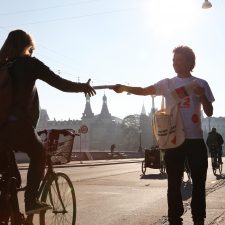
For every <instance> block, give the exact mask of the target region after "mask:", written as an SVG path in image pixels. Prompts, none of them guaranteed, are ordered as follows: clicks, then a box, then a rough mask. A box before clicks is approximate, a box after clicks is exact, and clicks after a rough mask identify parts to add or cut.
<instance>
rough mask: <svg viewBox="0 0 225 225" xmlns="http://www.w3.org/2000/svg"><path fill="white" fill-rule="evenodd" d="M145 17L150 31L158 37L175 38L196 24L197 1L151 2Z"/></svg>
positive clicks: (159, 0)
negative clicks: (178, 33)
mask: <svg viewBox="0 0 225 225" xmlns="http://www.w3.org/2000/svg"><path fill="white" fill-rule="evenodd" d="M146 4H148V5H147V7H145V9H144V11H145V15H146V17H147V20H148V26H150V29H151V30H152V31H153V32H155V33H157V34H158V35H164V36H171V35H172V36H174V35H176V34H177V32H184V31H186V30H189V29H190V28H191V27H192V26H193V25H194V23H195V22H196V16H197V11H198V7H200V6H198V5H197V4H196V0H150V1H148V3H146Z"/></svg>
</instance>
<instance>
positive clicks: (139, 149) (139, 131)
mask: <svg viewBox="0 0 225 225" xmlns="http://www.w3.org/2000/svg"><path fill="white" fill-rule="evenodd" d="M138 133H139V148H138V152H142V146H141V134H142V130H141V128H140V127H139V129H138Z"/></svg>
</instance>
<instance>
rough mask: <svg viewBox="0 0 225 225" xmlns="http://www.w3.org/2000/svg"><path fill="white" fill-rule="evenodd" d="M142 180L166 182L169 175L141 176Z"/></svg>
mask: <svg viewBox="0 0 225 225" xmlns="http://www.w3.org/2000/svg"><path fill="white" fill-rule="evenodd" d="M140 179H152V180H164V179H167V175H166V174H161V173H158V174H147V175H146V174H145V175H144V174H141V175H140Z"/></svg>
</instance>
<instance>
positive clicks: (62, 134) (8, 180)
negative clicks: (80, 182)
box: [0, 129, 76, 225]
mask: <svg viewBox="0 0 225 225" xmlns="http://www.w3.org/2000/svg"><path fill="white" fill-rule="evenodd" d="M39 135H40V137H41V139H42V141H43V143H44V145H45V146H46V153H47V161H46V166H47V168H46V171H45V175H44V178H43V180H42V181H41V184H40V187H39V190H38V196H39V199H40V200H41V201H42V202H46V203H47V204H49V205H51V206H52V209H49V210H45V211H41V212H40V214H39V215H38V216H37V217H36V216H34V215H27V216H25V215H24V214H23V213H21V212H20V208H19V201H18V192H20V191H24V190H25V188H26V187H18V178H17V177H16V176H15V174H14V172H12V171H13V170H14V164H15V160H14V161H13V157H12V154H11V153H10V151H8V153H7V160H9V161H8V162H9V163H8V167H7V168H6V169H5V171H3V172H1V177H0V198H1V202H0V204H4V205H3V207H1V209H3V210H1V211H0V225H7V224H8V225H33V224H34V223H33V222H35V225H36V224H38V222H37V221H38V220H39V224H40V225H50V224H55V225H56V224H57V225H58V224H60V225H61V224H68V225H75V223H76V196H75V190H74V187H73V184H72V182H71V180H70V178H69V177H68V176H67V175H66V174H65V173H62V172H54V170H53V165H55V164H65V163H68V162H70V158H71V152H72V148H73V142H74V137H75V135H76V134H75V131H74V130H72V129H63V130H43V131H41V132H39ZM2 200H4V201H2ZM4 209H6V210H5V211H4ZM35 215H36V214H35Z"/></svg>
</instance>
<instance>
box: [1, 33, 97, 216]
mask: <svg viewBox="0 0 225 225" xmlns="http://www.w3.org/2000/svg"><path fill="white" fill-rule="evenodd" d="M34 48H35V44H34V41H33V39H32V37H31V36H30V35H29V34H28V33H26V32H24V31H23V30H14V31H11V32H10V33H9V35H8V37H7V39H6V40H5V43H4V44H3V46H2V48H1V50H0V66H2V65H5V64H8V63H9V62H12V63H11V64H12V65H11V66H10V67H9V72H10V76H11V79H12V89H13V90H12V96H13V97H12V106H11V110H10V113H9V114H8V117H7V119H6V120H5V122H4V123H3V124H2V125H1V131H0V135H1V140H2V141H3V142H4V143H6V144H7V146H9V148H10V149H13V150H16V151H22V152H25V153H27V154H28V156H29V158H30V165H29V169H28V173H27V187H26V191H25V211H26V213H27V214H32V213H39V212H40V211H42V210H46V209H48V208H50V206H49V205H47V204H45V203H42V202H39V201H38V200H37V191H38V188H39V185H40V182H41V179H42V177H43V174H44V169H45V150H44V146H43V145H42V142H41V141H40V138H39V137H38V135H37V132H36V129H35V127H36V124H37V121H38V118H39V108H40V107H39V99H38V92H37V89H36V86H35V82H36V80H38V79H39V80H42V81H44V82H46V83H48V84H49V85H51V86H53V87H55V88H57V89H59V90H61V91H64V92H84V93H85V95H86V94H88V95H89V96H93V95H95V90H94V89H93V88H92V87H91V86H90V85H89V81H88V82H87V83H75V82H72V81H69V80H66V79H63V78H61V77H59V76H58V75H56V74H55V73H54V72H53V71H52V70H50V69H49V68H48V67H47V66H46V65H45V64H44V63H42V62H41V61H40V60H38V59H37V58H34V57H32V52H33V50H34ZM1 104H4V103H1Z"/></svg>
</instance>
